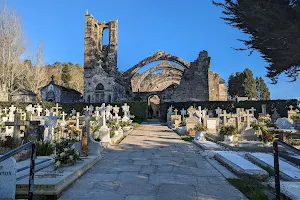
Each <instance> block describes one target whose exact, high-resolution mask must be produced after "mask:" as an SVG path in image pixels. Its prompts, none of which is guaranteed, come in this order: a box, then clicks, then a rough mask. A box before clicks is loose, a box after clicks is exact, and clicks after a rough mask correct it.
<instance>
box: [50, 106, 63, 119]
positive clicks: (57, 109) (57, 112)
mask: <svg viewBox="0 0 300 200" xmlns="http://www.w3.org/2000/svg"><path fill="white" fill-rule="evenodd" d="M52 109H53V110H54V111H55V114H56V116H59V110H61V109H62V107H59V106H58V103H56V105H55V107H53V108H52Z"/></svg>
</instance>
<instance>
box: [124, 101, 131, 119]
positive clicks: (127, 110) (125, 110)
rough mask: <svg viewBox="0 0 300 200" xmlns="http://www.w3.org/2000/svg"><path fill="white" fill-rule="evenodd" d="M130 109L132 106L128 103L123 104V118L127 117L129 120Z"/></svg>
mask: <svg viewBox="0 0 300 200" xmlns="http://www.w3.org/2000/svg"><path fill="white" fill-rule="evenodd" d="M129 109H130V106H128V105H127V103H124V105H123V106H122V110H123V112H124V117H123V119H125V120H129Z"/></svg>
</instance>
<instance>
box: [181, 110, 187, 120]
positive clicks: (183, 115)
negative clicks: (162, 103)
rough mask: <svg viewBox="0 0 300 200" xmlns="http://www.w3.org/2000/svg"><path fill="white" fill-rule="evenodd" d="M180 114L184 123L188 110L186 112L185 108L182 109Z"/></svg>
mask: <svg viewBox="0 0 300 200" xmlns="http://www.w3.org/2000/svg"><path fill="white" fill-rule="evenodd" d="M180 114H181V118H182V121H184V119H185V115H186V110H184V108H182V109H181V110H180Z"/></svg>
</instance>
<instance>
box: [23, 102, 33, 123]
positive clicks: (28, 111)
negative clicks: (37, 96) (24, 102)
mask: <svg viewBox="0 0 300 200" xmlns="http://www.w3.org/2000/svg"><path fill="white" fill-rule="evenodd" d="M25 110H26V114H27V120H32V114H33V113H34V110H35V108H34V107H32V104H29V105H28V106H26V109H25Z"/></svg>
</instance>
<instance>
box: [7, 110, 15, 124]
mask: <svg viewBox="0 0 300 200" xmlns="http://www.w3.org/2000/svg"><path fill="white" fill-rule="evenodd" d="M14 117H15V114H14V113H13V112H9V113H8V121H10V122H13V121H14Z"/></svg>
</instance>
